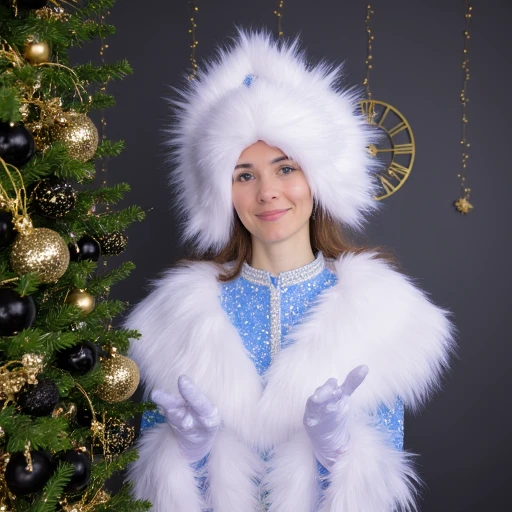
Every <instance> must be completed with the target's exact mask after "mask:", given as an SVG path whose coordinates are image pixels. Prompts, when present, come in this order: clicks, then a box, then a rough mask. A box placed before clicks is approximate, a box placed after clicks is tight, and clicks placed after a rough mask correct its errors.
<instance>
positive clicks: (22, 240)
mask: <svg viewBox="0 0 512 512" xmlns="http://www.w3.org/2000/svg"><path fill="white" fill-rule="evenodd" d="M10 262H11V267H12V269H13V271H14V272H16V274H18V275H23V274H28V273H30V272H32V273H34V274H36V275H37V276H38V277H39V279H40V281H41V282H42V283H54V282H55V281H57V280H58V279H59V278H60V277H62V275H63V274H64V272H66V270H67V268H68V266H69V249H68V246H67V245H66V242H65V241H64V239H63V238H62V237H61V236H60V235H59V234H58V233H57V232H56V231H53V230H51V229H48V228H34V229H24V230H23V231H21V232H20V233H19V235H18V236H17V237H16V240H15V241H14V243H13V245H12V250H11V257H10Z"/></svg>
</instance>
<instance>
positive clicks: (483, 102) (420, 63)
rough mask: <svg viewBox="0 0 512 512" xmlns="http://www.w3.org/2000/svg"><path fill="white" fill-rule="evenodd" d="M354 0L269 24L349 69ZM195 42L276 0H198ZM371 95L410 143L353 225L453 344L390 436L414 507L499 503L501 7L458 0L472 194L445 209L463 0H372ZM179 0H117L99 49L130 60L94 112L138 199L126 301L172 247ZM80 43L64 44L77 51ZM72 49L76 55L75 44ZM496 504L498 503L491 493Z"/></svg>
mask: <svg viewBox="0 0 512 512" xmlns="http://www.w3.org/2000/svg"><path fill="white" fill-rule="evenodd" d="M366 3H367V2H366V1H363V0H347V1H343V2H341V1H337V2H335V1H334V0H323V1H321V2H320V1H316V2H312V1H307V0H295V1H291V0H287V1H286V2H285V8H284V18H283V21H284V29H285V34H287V35H294V34H297V33H299V32H300V33H301V34H302V39H303V42H304V45H305V46H306V47H307V48H308V50H309V54H310V55H311V56H313V57H324V56H325V57H327V58H329V59H331V60H335V61H340V60H344V59H346V71H347V73H348V81H349V83H361V82H362V79H363V78H364V74H365V65H364V59H365V52H366V41H365V32H364V17H365V11H366ZM198 5H199V6H200V11H199V13H198V14H197V25H198V27H197V37H198V40H199V42H200V44H199V47H198V57H199V58H200V57H202V56H206V55H208V54H209V52H210V51H211V49H212V47H213V46H214V45H215V44H216V43H219V42H222V41H225V39H226V37H227V36H229V35H232V34H233V33H234V29H233V28H234V25H235V24H240V25H243V26H245V27H249V26H252V27H255V28H257V27H262V26H265V25H266V26H268V27H270V28H271V29H274V28H275V17H274V15H273V10H274V8H275V7H276V6H277V0H258V1H251V2H248V1H243V0H238V1H235V0H211V1H209V2H207V1H206V0H204V1H201V0H198ZM372 6H373V7H374V10H375V15H374V17H373V31H374V35H375V41H374V70H373V73H372V77H371V85H372V92H373V95H374V97H375V98H376V99H381V100H383V101H386V102H389V103H391V104H392V105H394V106H395V107H397V108H398V109H399V110H400V111H401V112H402V113H403V114H404V115H405V116H406V117H407V119H408V121H409V122H410V124H411V125H412V127H413V130H414V134H415V137H416V142H417V159H416V163H415V166H414V169H413V172H412V174H411V176H410V178H409V180H408V181H407V183H406V184H405V186H404V187H403V188H402V190H400V191H399V192H398V193H397V194H395V195H394V196H392V197H391V198H390V199H388V200H386V201H385V204H384V208H383V210H382V212H381V213H380V215H379V216H378V217H377V218H375V219H374V221H373V222H372V224H371V226H370V227H369V229H368V230H367V236H368V240H369V242H370V243H372V244H383V245H385V246H388V247H390V248H392V249H394V251H395V253H396V254H397V256H398V257H399V259H400V261H401V262H402V264H403V267H404V269H405V271H406V272H407V273H408V274H410V275H411V276H413V277H414V278H415V279H416V282H417V283H418V284H419V285H420V286H422V287H423V288H425V289H426V290H428V291H429V292H430V293H431V296H432V298H433V300H434V301H435V302H437V303H438V304H440V305H442V306H444V307H446V308H448V309H450V310H451V311H453V313H454V318H455V322H456V325H457V328H458V331H459V351H458V359H457V360H455V361H453V369H452V372H451V373H450V374H449V376H448V377H447V378H446V379H445V382H444V389H443V391H442V392H441V393H440V394H438V395H437V396H436V397H435V398H434V399H433V400H432V401H431V402H430V403H429V404H428V406H427V407H426V408H425V409H424V410H423V411H421V413H420V414H418V415H417V416H416V417H407V418H406V439H405V444H406V448H407V449H408V450H410V451H412V452H414V453H418V454H420V457H419V458H418V465H419V471H420V473H421V475H422V477H423V478H424V480H425V483H426V486H425V490H424V492H423V501H422V506H421V509H422V510H423V511H424V512H462V511H464V512H469V511H471V512H473V511H475V512H476V511H489V510H493V511H494V510H496V511H498V510H500V511H501V510H505V509H507V510H508V509H509V508H508V507H509V505H508V502H509V501H510V500H509V499H507V498H508V497H509V496H508V486H509V485H510V482H509V480H510V477H511V476H512V471H511V470H510V461H511V456H512V453H511V452H512V450H511V443H510V440H509V434H510V433H511V432H512V429H511V426H512V425H511V415H512V413H511V407H510V391H511V389H510V379H509V374H508V373H509V371H508V369H509V366H510V360H511V357H512V349H511V344H512V343H511V342H512V336H511V322H510V320H507V313H508V308H509V306H510V298H509V295H510V289H511V280H510V264H509V260H510V258H509V252H510V246H511V242H510V238H509V235H508V233H509V232H510V230H509V222H510V214H509V211H510V196H511V191H512V183H511V172H510V170H509V161H510V149H511V143H510V140H509V136H508V132H507V124H506V123H507V121H508V117H509V115H508V110H507V108H508V107H509V104H508V103H509V98H508V96H509V87H510V84H511V80H512V76H511V71H510V66H511V64H510V52H511V50H512V45H511V43H510V36H509V35H508V34H507V32H508V30H510V25H511V21H512V17H511V11H512V7H511V4H510V2H509V1H506V0H501V1H500V0H487V1H486V2H483V1H475V2H474V16H473V21H472V28H471V36H472V38H471V41H470V42H471V46H470V59H471V63H470V69H471V81H470V83H469V97H470V104H469V108H468V116H469V121H470V122H469V128H468V137H469V139H470V142H471V150H470V160H469V168H468V184H469V185H470V186H471V188H472V190H473V194H472V199H473V202H474V205H475V210H474V211H473V212H472V213H471V214H470V215H468V216H461V215H459V214H458V213H456V212H455V211H454V208H453V207H452V202H453V200H454V199H456V198H457V197H458V195H459V187H458V180H457V171H458V169H459V166H460V145H459V140H460V127H461V122H460V117H461V116H460V113H461V111H460V103H459V92H460V89H461V84H462V74H461V66H460V63H461V49H462V44H463V38H462V31H463V29H464V19H463V14H464V2H463V0H431V1H426V2H425V1H419V0H416V1H413V0H388V1H386V2H384V1H375V2H372ZM187 9H188V8H187V1H186V0H172V1H169V0H153V1H152V2H148V3H144V2H135V1H131V0H130V1H128V0H125V1H119V2H118V4H117V5H116V6H115V7H114V9H113V10H112V15H111V17H110V20H111V22H112V23H114V24H115V25H116V26H117V31H118V32H117V36H116V37H114V38H111V40H110V48H109V50H108V51H107V58H108V59H117V58H127V59H129V60H130V62H131V63H132V65H133V67H134V69H135V75H134V76H133V77H130V78H127V79H126V80H124V81H123V82H120V83H116V84H112V85H111V86H110V87H109V90H110V92H112V93H114V94H115V95H116V96H117V99H118V106H117V108H115V109H112V110H111V111H109V112H108V114H107V119H108V135H109V136H110V137H112V138H114V139H117V138H123V139H125V140H126V143H127V149H126V151H125V152H124V154H123V155H122V156H121V157H119V158H117V159H114V160H112V162H111V163H110V166H109V171H108V181H109V182H110V183H114V182H117V181H121V180H126V181H128V182H129V183H130V184H131V185H132V188H133V192H132V193H131V194H130V195H129V197H128V199H129V201H128V203H130V204H131V203H137V204H139V205H141V206H142V207H144V208H145V209H152V210H151V212H149V213H148V217H147V220H146V221H145V222H144V223H142V224H140V225H137V226H134V227H132V228H131V229H130V231H129V236H130V244H129V248H128V250H127V251H126V253H125V254H124V255H123V256H121V257H118V258H115V259H113V260H112V262H113V263H114V262H119V261H121V260H122V259H130V260H132V261H134V262H135V263H136V264H137V271H136V272H135V273H134V274H133V276H132V277H131V278H130V279H129V280H127V281H126V282H124V283H121V284H119V285H117V286H116V287H115V288H114V289H113V292H112V296H113V297H115V298H120V299H123V300H128V301H130V302H132V303H134V302H136V301H138V300H140V299H142V298H143V297H144V295H145V294H146V293H147V286H148V283H149V281H150V280H151V279H153V278H155V277H157V276H158V274H159V273H160V272H161V271H163V270H164V269H165V268H167V267H168V266H169V265H171V264H172V263H173V261H175V260H176V259H177V258H178V257H180V256H181V255H182V252H181V250H180V248H179V247H178V238H177V227H176V222H175V220H174V219H173V216H172V213H171V211H170V207H171V204H170V194H169V191H168V189H167V185H166V173H167V169H166V166H165V163H164V152H163V149H162V145H161V143H162V140H163V139H162V137H163V135H162V128H163V127H164V126H165V124H166V123H167V113H166V104H165V101H164V100H163V97H165V96H166V95H168V94H169V93H170V91H169V88H168V86H169V85H173V84H177V83H178V79H179V76H180V75H181V74H182V73H183V72H184V71H185V70H186V68H187V67H188V65H189V61H188V55H189V47H188V45H189V39H188V33H187V30H188V10H187ZM95 53H97V50H96V49H95V48H93V45H90V46H88V47H87V48H85V49H84V50H83V51H79V52H75V55H76V58H77V59H79V60H85V58H89V57H90V56H92V55H94V54H95ZM84 56H85V58H84ZM507 505H508V506H507Z"/></svg>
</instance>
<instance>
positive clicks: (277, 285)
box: [141, 253, 404, 489]
mask: <svg viewBox="0 0 512 512" xmlns="http://www.w3.org/2000/svg"><path fill="white" fill-rule="evenodd" d="M337 281H338V279H337V276H336V274H335V273H334V272H333V269H331V268H330V265H329V264H328V263H326V262H325V260H324V258H323V256H322V254H321V253H319V254H318V255H317V257H316V259H315V260H314V261H313V262H312V263H309V264H308V265H306V266H304V267H302V268H299V269H296V270H290V271H287V272H282V273H280V274H279V275H278V276H277V277H274V276H272V275H271V274H270V273H269V272H266V271H264V270H258V269H255V268H252V267H251V266H249V265H248V264H246V263H245V264H244V265H243V267H242V271H241V273H240V275H239V276H238V277H237V278H236V279H234V280H233V281H230V282H228V283H223V284H222V285H221V295H220V302H221V305H222V308H223V309H224V311H225V312H226V314H227V316H228V318H229V320H230V322H231V323H232V324H233V326H234V327H235V328H236V329H237V331H238V333H239V335H240V338H241V339H242V341H243V343H244V346H245V349H246V350H247V355H248V356H249V357H250V358H251V360H252V361H253V363H254V366H255V367H256V370H257V371H258V374H259V375H260V376H261V379H262V381H263V383H265V374H266V371H267V369H268V368H269V366H270V365H271V364H272V360H273V358H275V356H276V354H277V353H278V352H279V351H280V350H283V349H285V348H286V345H287V338H286V335H287V333H288V332H289V331H290V329H291V328H292V327H293V326H294V325H297V324H299V323H300V322H301V320H302V319H303V318H304V317H305V315H306V314H307V313H308V311H309V309H310V308H311V306H312V305H314V304H315V302H316V300H317V298H318V296H319V294H320V293H322V292H323V291H324V290H327V289H328V288H330V287H331V286H334V285H335V284H336V283H337ZM288 343H289V342H288ZM313 391H314V390H312V392H313ZM403 420H404V407H403V403H402V401H401V399H400V398H397V401H396V404H395V407H393V408H392V409H390V408H388V407H385V406H384V405H382V406H381V407H380V409H379V410H378V411H377V418H376V425H377V428H379V429H380V430H382V431H384V432H386V433H387V434H389V442H390V443H392V444H393V445H394V446H395V448H396V449H397V450H401V449H402V446H403V436H404V422H403ZM162 422H165V418H164V417H163V415H161V414H160V413H155V412H147V413H145V414H144V415H143V418H142V424H141V430H145V429H148V428H151V427H152V426H153V425H154V424H156V423H162ZM262 457H265V454H262ZM206 459H207V457H205V459H203V461H200V462H199V463H197V464H195V465H194V468H195V469H196V470H197V471H198V485H199V486H200V487H201V488H202V489H204V488H205V486H206V485H207V482H206V480H205V477H204V476H199V474H200V470H201V468H202V467H203V466H204V464H205V461H206ZM318 475H319V486H321V488H325V487H326V486H328V485H329V480H328V471H327V470H326V469H325V468H324V467H323V466H322V465H321V464H320V463H318Z"/></svg>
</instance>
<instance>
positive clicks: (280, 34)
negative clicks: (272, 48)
mask: <svg viewBox="0 0 512 512" xmlns="http://www.w3.org/2000/svg"><path fill="white" fill-rule="evenodd" d="M283 6H284V0H278V6H277V9H276V10H275V11H274V15H275V17H276V18H277V37H278V39H279V42H281V40H282V39H283V35H284V32H283Z"/></svg>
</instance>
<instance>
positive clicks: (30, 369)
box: [0, 354, 43, 407]
mask: <svg viewBox="0 0 512 512" xmlns="http://www.w3.org/2000/svg"><path fill="white" fill-rule="evenodd" d="M20 365H21V366H20ZM12 366H15V368H12V369H11V367H12ZM42 371H43V357H42V356H41V355H39V354H25V355H24V356H23V358H22V359H21V361H9V362H8V363H6V364H4V365H3V366H1V367H0V400H3V401H5V402H4V407H6V406H7V405H8V404H9V403H11V402H14V401H15V399H16V397H15V395H16V393H19V392H20V391H21V389H22V388H23V386H25V384H37V378H36V376H37V375H38V374H39V373H41V372H42Z"/></svg>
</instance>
